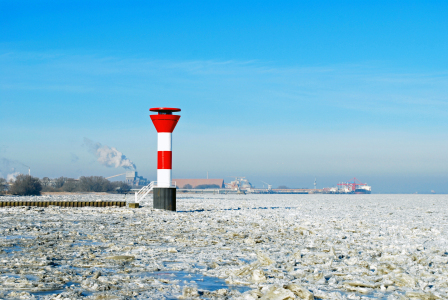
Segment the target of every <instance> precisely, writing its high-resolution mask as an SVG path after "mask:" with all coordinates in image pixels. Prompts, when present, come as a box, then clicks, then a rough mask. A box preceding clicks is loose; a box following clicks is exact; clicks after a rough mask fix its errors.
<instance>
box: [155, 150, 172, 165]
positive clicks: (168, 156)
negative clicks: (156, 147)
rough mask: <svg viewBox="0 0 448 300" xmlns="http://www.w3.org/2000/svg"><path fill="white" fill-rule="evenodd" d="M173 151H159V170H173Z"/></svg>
mask: <svg viewBox="0 0 448 300" xmlns="http://www.w3.org/2000/svg"><path fill="white" fill-rule="evenodd" d="M171 163H172V151H157V169H171V168H172V167H171Z"/></svg>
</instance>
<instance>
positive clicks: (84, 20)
mask: <svg viewBox="0 0 448 300" xmlns="http://www.w3.org/2000/svg"><path fill="white" fill-rule="evenodd" d="M447 11H448V2H442V1H434V2H431V1H429V2H428V1H372V2H370V3H368V2H367V1H364V2H361V1H313V2H311V1H310V2H305V1H304V2H300V1H291V2H288V1H280V2H275V3H274V2H267V1H265V2H263V1H196V2H188V3H186V2H185V1H182V2H176V1H171V2H169V3H167V2H166V1H152V2H149V3H148V2H143V1H141V2H140V1H64V2H59V1H2V2H0V28H2V30H0V126H1V131H0V158H6V159H9V160H10V161H16V165H15V166H14V167H15V168H16V170H19V171H21V172H26V171H27V170H26V168H25V167H24V166H23V164H25V165H29V166H30V167H31V169H32V173H33V174H34V175H35V176H39V177H43V176H49V177H58V176H70V177H79V176H82V175H85V176H89V175H102V176H110V175H114V174H119V173H121V172H122V170H120V169H114V168H107V167H105V166H102V165H101V164H99V163H98V162H97V161H96V159H95V157H93V156H92V155H91V153H89V152H88V151H87V149H86V147H85V146H83V140H84V137H86V138H88V139H91V140H93V141H97V142H100V143H102V144H105V145H108V146H111V147H116V148H117V149H118V150H119V151H121V152H123V153H124V154H125V155H126V156H127V157H128V158H129V159H131V160H132V161H133V162H134V163H135V164H136V165H137V170H138V171H139V173H140V174H141V175H144V176H146V177H148V178H149V179H152V180H155V176H156V175H155V174H156V132H155V129H154V128H153V125H152V124H151V122H150V119H149V117H148V115H149V111H148V109H149V108H150V107H154V106H172V107H180V108H181V109H182V113H181V115H182V118H181V120H180V122H179V125H178V127H177V128H176V130H175V132H174V136H173V138H174V141H173V147H174V149H173V151H174V158H173V165H174V166H173V167H174V170H173V173H174V177H182V178H188V177H205V175H206V172H207V171H209V174H210V176H211V177H217V178H224V179H225V180H226V181H229V180H231V178H230V177H228V176H246V177H248V179H249V180H250V181H251V182H252V183H253V184H255V185H256V186H262V185H263V184H262V182H261V180H263V181H266V182H269V183H272V184H273V185H274V186H277V185H280V184H284V185H287V186H290V187H312V185H313V181H314V178H315V177H317V179H318V186H319V187H324V186H333V185H335V184H336V183H338V182H340V181H346V180H348V179H350V178H353V177H354V176H356V177H358V178H359V179H360V180H362V181H366V182H367V183H369V184H371V185H372V186H373V191H374V192H383V193H399V192H403V193H409V192H415V191H418V192H429V191H430V190H432V189H433V190H436V192H444V193H448V171H447V170H448V159H447V153H448V151H447V150H448V139H447V137H448V130H447V129H448V121H447V120H448V109H447V108H448V67H447V66H448V55H446V53H448V21H447V18H446V12H447ZM18 162H21V163H22V164H19V163H18ZM13 165H14V163H12V162H11V163H10V164H8V165H7V166H5V164H4V165H3V166H0V167H2V169H1V171H2V175H3V176H6V174H7V173H8V172H10V171H11V170H10V169H11V166H13Z"/></svg>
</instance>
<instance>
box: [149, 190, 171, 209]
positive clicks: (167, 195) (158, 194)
mask: <svg viewBox="0 0 448 300" xmlns="http://www.w3.org/2000/svg"><path fill="white" fill-rule="evenodd" d="M153 207H154V208H157V209H165V210H171V211H176V188H154V189H153Z"/></svg>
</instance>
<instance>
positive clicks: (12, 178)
mask: <svg viewBox="0 0 448 300" xmlns="http://www.w3.org/2000/svg"><path fill="white" fill-rule="evenodd" d="M18 175H20V172H14V173H11V174H8V175H7V176H6V181H8V182H10V181H12V182H14V181H16V177H17V176H18Z"/></svg>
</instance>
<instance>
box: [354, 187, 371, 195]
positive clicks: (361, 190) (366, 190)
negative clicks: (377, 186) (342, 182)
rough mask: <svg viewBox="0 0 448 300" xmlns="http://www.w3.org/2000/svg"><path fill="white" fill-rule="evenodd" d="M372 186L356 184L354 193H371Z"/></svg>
mask: <svg viewBox="0 0 448 300" xmlns="http://www.w3.org/2000/svg"><path fill="white" fill-rule="evenodd" d="M371 193H372V187H371V186H368V185H359V186H356V189H355V194H371Z"/></svg>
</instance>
